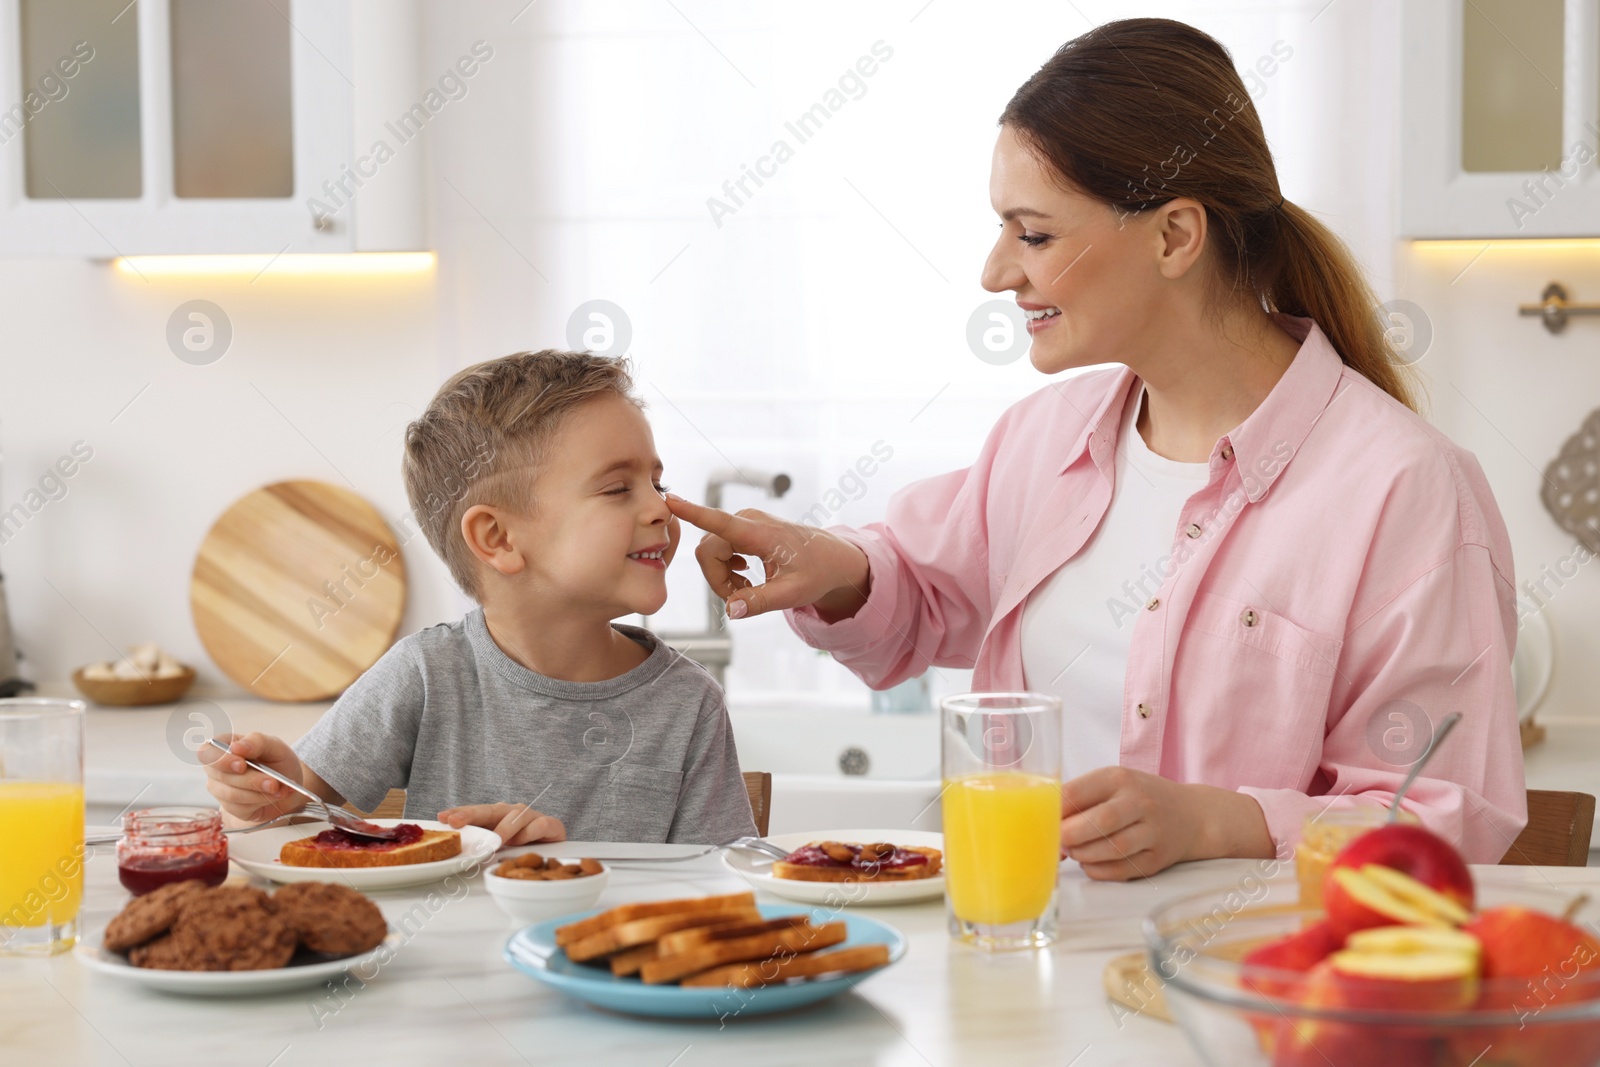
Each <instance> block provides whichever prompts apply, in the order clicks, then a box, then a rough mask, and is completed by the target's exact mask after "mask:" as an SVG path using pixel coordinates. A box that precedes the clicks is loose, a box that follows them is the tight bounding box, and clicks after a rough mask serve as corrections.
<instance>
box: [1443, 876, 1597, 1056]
mask: <svg viewBox="0 0 1600 1067" xmlns="http://www.w3.org/2000/svg"><path fill="white" fill-rule="evenodd" d="M1462 929H1463V930H1465V931H1468V932H1470V933H1472V934H1473V935H1474V936H1476V937H1477V938H1478V940H1479V941H1480V942H1482V944H1483V977H1484V978H1485V979H1486V985H1485V987H1484V990H1483V993H1482V995H1481V996H1479V998H1478V1002H1477V1005H1476V1006H1477V1008H1478V1009H1479V1010H1482V1011H1500V1012H1511V1013H1512V1014H1514V1015H1515V1016H1516V1017H1517V1020H1518V1021H1517V1023H1515V1024H1510V1025H1507V1026H1504V1027H1497V1028H1494V1029H1493V1030H1489V1029H1487V1028H1486V1029H1484V1030H1480V1031H1474V1032H1472V1033H1470V1034H1462V1035H1460V1037H1459V1038H1458V1039H1457V1040H1456V1041H1454V1042H1452V1045H1453V1047H1454V1050H1455V1052H1456V1053H1457V1055H1458V1056H1466V1057H1467V1058H1468V1059H1469V1060H1470V1059H1471V1058H1472V1057H1473V1056H1476V1055H1479V1054H1481V1053H1483V1050H1484V1049H1485V1048H1489V1049H1490V1051H1489V1053H1488V1054H1487V1055H1486V1056H1485V1057H1484V1059H1485V1061H1486V1062H1489V1063H1493V1064H1494V1065H1495V1067H1502V1065H1515V1067H1591V1065H1592V1064H1594V1063H1596V1062H1600V1021H1595V1020H1580V1021H1575V1022H1571V1023H1550V1022H1548V1021H1545V1022H1541V1021H1540V1019H1539V1016H1540V1015H1541V1014H1542V1013H1543V1012H1544V1011H1545V1010H1546V1009H1549V1008H1554V1007H1556V1006H1558V1005H1568V1004H1573V1003H1576V1002H1579V1001H1584V1000H1596V999H1600V940H1597V939H1596V938H1595V937H1594V935H1593V934H1592V933H1590V932H1589V931H1588V930H1585V929H1584V928H1582V927H1580V926H1575V925H1573V924H1572V923H1569V922H1567V921H1565V920H1564V919H1560V918H1557V917H1556V916H1554V915H1547V914H1545V913H1544V912H1539V911H1534V910H1533V909H1531V908H1524V907H1519V906H1515V905H1512V906H1507V907H1500V908H1489V909H1487V910H1485V911H1483V912H1480V913H1479V914H1478V915H1477V916H1476V917H1474V918H1473V920H1472V921H1471V922H1469V923H1468V924H1467V925H1466V926H1464V927H1463V928H1462Z"/></svg>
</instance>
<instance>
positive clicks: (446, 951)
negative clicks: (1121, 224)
mask: <svg viewBox="0 0 1600 1067" xmlns="http://www.w3.org/2000/svg"><path fill="white" fill-rule="evenodd" d="M652 847H654V848H666V849H670V848H671V847H672V846H630V848H633V849H639V848H646V849H648V848H652ZM235 870H236V871H237V868H235ZM1256 870H1259V864H1258V862H1257V861H1250V860H1211V861H1207V862H1203V863H1192V864H1184V865H1180V866H1178V867H1175V868H1172V869H1170V870H1168V871H1165V872H1163V873H1161V874H1159V875H1157V876H1156V877H1154V878H1151V879H1148V880H1145V881H1141V882H1130V883H1109V882H1093V881H1090V880H1089V879H1087V878H1085V877H1084V876H1083V874H1082V873H1081V872H1080V871H1079V870H1078V869H1077V868H1076V866H1075V865H1073V864H1071V863H1067V864H1064V865H1063V873H1062V879H1061V892H1060V901H1061V940H1060V942H1059V943H1058V944H1057V945H1055V946H1054V947H1053V948H1052V949H1050V950H1049V951H1044V952H1036V953H1023V954H1005V955H997V956H989V955H986V954H984V953H981V952H978V951H976V950H974V949H971V948H969V947H967V946H964V945H958V944H954V943H952V942H951V941H950V939H949V937H948V935H947V933H946V930H945V919H944V910H943V905H942V903H940V902H927V903H921V904H916V905H902V906H895V907H879V908H870V909H864V911H865V912H866V913H868V914H870V915H872V916H873V917H874V918H878V919H881V920H883V921H885V922H888V923H890V924H892V925H894V926H896V927H898V928H899V929H900V930H901V931H902V932H903V933H904V934H905V935H906V937H907V939H908V942H909V948H908V952H907V955H906V957H905V959H904V960H902V961H901V962H900V963H899V964H897V965H895V966H893V967H891V968H889V969H888V970H886V971H884V972H883V973H881V974H878V975H875V976H873V977H871V978H869V979H867V980H865V981H863V982H862V983H861V984H860V985H859V986H858V987H856V988H855V989H854V990H853V991H852V992H850V993H847V994H845V995H843V996H841V997H838V998H835V999H834V1000H831V1001H828V1002H825V1003H824V1004H821V1005H818V1006H815V1007H812V1008H808V1009H803V1010H799V1011H795V1012H791V1013H788V1014H784V1015H776V1016H766V1017H744V1018H740V1019H736V1020H730V1021H729V1022H728V1023H727V1025H725V1026H722V1025H719V1024H718V1022H717V1021H716V1020H707V1021H706V1022H704V1023H700V1022H669V1021H659V1020H647V1019H637V1018H631V1017H627V1016H622V1015H616V1014H610V1013H606V1012H602V1011H598V1010H595V1009H591V1008H588V1007H585V1006H583V1005H581V1004H579V1003H577V1002H575V1001H572V1000H569V999H567V998H566V997H564V996H563V995H562V994H560V993H558V992H556V991H555V990H553V989H550V988H548V987H546V986H543V985H541V984H539V983H537V982H535V981H533V980H532V979H530V978H527V977H525V976H524V975H522V974H519V973H517V972H516V971H513V970H512V969H511V968H510V967H509V966H508V965H507V964H506V963H505V962H504V961H503V960H502V959H501V956H500V952H501V947H502V946H503V944H504V942H505V940H506V938H507V937H508V936H509V935H510V934H511V933H512V932H513V930H514V929H515V925H514V924H513V922H512V921H511V920H510V919H509V918H508V917H507V916H506V915H504V914H503V913H502V912H501V911H500V910H499V909H498V908H497V907H496V906H495V904H494V902H493V900H492V899H491V898H490V897H489V896H488V894H487V892H486V890H485V889H484V887H483V884H482V878H481V877H475V878H473V879H471V880H470V881H469V882H467V883H466V890H467V891H466V892H465V893H463V894H458V895H457V896H456V898H455V899H450V898H448V897H445V896H441V895H439V893H438V891H437V887H435V888H434V889H433V890H430V889H429V888H428V887H423V888H419V889H413V890H392V891H388V892H380V893H374V894H373V897H374V899H376V900H377V901H378V903H379V905H380V907H381V908H382V909H383V911H384V912H385V914H386V915H388V916H389V918H390V919H391V921H393V920H395V919H396V918H397V917H398V916H400V915H402V914H405V913H407V912H409V911H412V910H413V909H414V908H415V907H416V906H417V905H419V904H424V905H427V904H428V903H429V893H430V891H432V892H433V893H434V896H433V898H432V904H433V905H436V906H435V907H432V908H431V910H430V912H429V918H428V920H427V921H426V923H425V924H422V925H421V926H420V928H418V929H417V931H416V933H415V935H414V936H413V937H412V938H411V939H410V940H409V941H408V942H406V943H405V944H404V946H403V947H402V948H401V949H400V950H399V951H398V953H397V955H396V956H395V958H394V959H393V960H392V961H391V962H390V963H389V964H388V965H387V966H386V967H384V969H383V970H382V971H380V972H379V973H378V975H377V977H375V978H374V979H372V980H371V981H370V982H369V983H367V984H365V985H364V986H359V985H352V988H350V989H348V990H346V991H343V992H338V993H336V992H334V991H333V990H332V989H329V988H319V989H316V990H308V991H307V990H303V991H300V992H297V993H283V994H278V995H274V996H269V997H259V998H248V999H244V998H241V999H235V1000H206V999H191V998H183V997H177V996H171V995H165V994H158V993H153V992H148V991H145V990H143V989H140V988H135V987H133V986H130V985H127V984H124V983H122V982H119V981H117V980H116V979H113V978H110V977H107V976H103V975H100V974H96V973H92V972H90V971H88V970H86V969H85V968H84V967H82V966H81V965H80V964H79V963H78V962H77V960H76V959H74V958H73V956H72V955H71V954H65V955H61V956H57V957H53V958H51V959H45V960H32V959H27V960H24V959H0V1048H3V1049H4V1050H5V1053H4V1057H3V1059H4V1061H5V1062H6V1063H7V1064H12V1063H17V1064H50V1065H52V1067H73V1065H80V1064H81V1065H90V1064H93V1065H101V1064H132V1065H138V1067H143V1065H146V1064H151V1065H157V1064H159V1065H160V1067H183V1065H186V1064H195V1065H204V1067H218V1065H223V1064H226V1065H230V1067H231V1065H235V1064H246V1065H252V1067H296V1065H314V1064H333V1065H339V1067H347V1065H349V1064H354V1063H368V1062H378V1063H383V1064H413V1063H415V1064H439V1063H474V1064H546V1063H582V1064H584V1065H585V1067H604V1065H610V1064H627V1065H630V1067H637V1065H644V1067H698V1065H704V1064H736V1065H739V1067H752V1065H760V1067H786V1065H795V1067H801V1065H804V1067H818V1065H819V1064H826V1065H827V1067H845V1065H855V1064H873V1065H878V1067H891V1065H892V1067H945V1065H958V1064H975V1063H1006V1064H1017V1065H1031V1064H1050V1065H1054V1067H1062V1065H1066V1064H1071V1065H1073V1067H1110V1065H1120V1064H1126V1065H1140V1067H1145V1065H1149V1064H1162V1065H1164V1067H1183V1065H1188V1064H1199V1063H1200V1060H1199V1059H1198V1057H1197V1056H1196V1055H1195V1054H1194V1053H1193V1052H1192V1051H1191V1050H1190V1049H1189V1047H1188V1045H1187V1044H1186V1042H1185V1040H1184V1038H1183V1036H1182V1034H1181V1033H1180V1032H1179V1031H1178V1030H1177V1029H1176V1028H1174V1027H1173V1026H1171V1025H1169V1024H1166V1023H1163V1022H1159V1021H1156V1020H1151V1019H1147V1018H1144V1017H1140V1016H1130V1015H1128V1014H1127V1013H1126V1012H1124V1011H1122V1010H1121V1009H1118V1010H1117V1011H1113V1010H1112V1009H1111V1007H1110V1006H1109V1005H1108V1004H1107V1002H1106V999H1105V996H1104V994H1103V992H1102V986H1101V971H1102V969H1103V968H1104V966H1105V964H1106V962H1107V961H1108V960H1110V959H1111V958H1112V957H1113V956H1116V955H1120V954H1121V953H1124V952H1127V951H1130V950H1133V949H1137V948H1140V947H1142V946H1141V940H1140V921H1141V919H1142V918H1143V917H1144V916H1145V915H1146V914H1147V913H1148V912H1150V911H1151V910H1152V909H1153V908H1155V907H1156V906H1157V905H1158V904H1159V903H1160V902H1162V901H1164V900H1166V899H1169V898H1171V897H1173V896H1176V895H1179V894H1182V893H1185V892H1190V891H1194V890H1199V889H1204V888H1207V887H1213V886H1214V887H1217V888H1218V889H1219V890H1221V889H1226V888H1227V887H1230V886H1234V885H1237V884H1238V883H1239V882H1240V880H1241V879H1243V878H1245V877H1246V876H1247V875H1249V874H1250V873H1251V872H1252V871H1256ZM87 872H88V874H87V883H86V897H85V901H86V902H85V910H84V913H83V922H84V927H85V929H86V931H87V932H88V933H89V935H90V936H91V937H93V938H95V939H96V940H97V939H98V935H99V932H100V930H101V929H102V928H103V927H104V925H105V923H106V921H107V920H108V919H109V918H110V917H111V916H112V915H113V914H115V913H116V911H117V910H118V909H120V908H121V906H122V904H123V903H124V901H125V900H126V896H125V894H124V893H123V891H122V889H121V887H120V886H119V885H118V884H117V882H116V870H115V866H114V861H113V859H112V857H111V856H110V855H109V853H108V850H104V849H102V850H100V852H99V854H98V855H95V856H94V857H93V858H92V859H91V860H90V862H89V864H88V867H87ZM1474 874H1475V875H1476V876H1477V877H1478V878H1479V879H1483V880H1487V879H1492V880H1495V881H1500V882H1509V883H1512V884H1534V885H1541V886H1549V885H1551V884H1559V885H1561V886H1563V887H1565V886H1569V885H1570V886H1583V887H1587V888H1589V889H1590V890H1591V891H1593V890H1596V889H1597V888H1600V872H1594V871H1591V870H1589V869H1588V868H1528V867H1523V868H1515V867H1480V868H1475V870H1474ZM742 888H744V883H743V882H741V881H739V880H738V879H737V878H736V877H734V876H733V875H731V874H730V873H729V872H728V871H727V870H726V869H725V868H723V867H722V865H721V864H720V863H719V862H718V861H717V860H716V859H715V858H708V859H705V860H696V861H693V862H690V863H686V864H677V865H673V866H671V867H668V866H662V867H659V868H645V869H639V868H635V869H623V868H621V867H617V868H614V869H613V874H612V881H611V883H610V884H609V885H608V887H607V889H606V892H605V895H604V896H603V897H602V899H601V902H600V903H601V905H602V906H610V905H613V904H617V903H623V902H627V901H632V900H645V899H655V898H661V897H669V896H690V895H700V894H709V893H721V892H731V891H736V890H739V889H742ZM774 902H776V901H774ZM797 906H798V905H797Z"/></svg>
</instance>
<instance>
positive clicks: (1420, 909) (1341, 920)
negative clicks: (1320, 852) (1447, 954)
mask: <svg viewBox="0 0 1600 1067" xmlns="http://www.w3.org/2000/svg"><path fill="white" fill-rule="evenodd" d="M1322 900H1323V904H1324V906H1325V907H1326V908H1327V910H1328V921H1329V922H1330V923H1331V924H1332V925H1333V928H1334V930H1335V932H1338V933H1343V934H1344V935H1345V936H1346V937H1348V936H1350V935H1351V934H1353V933H1355V932H1356V931H1358V930H1365V929H1368V928H1369V927H1379V926H1388V925H1394V924H1413V925H1420V926H1460V925H1461V924H1462V923H1465V922H1466V921H1467V920H1468V919H1470V918H1472V913H1471V912H1470V911H1469V910H1468V909H1466V908H1464V907H1462V906H1461V904H1460V903H1459V902H1458V901H1457V900H1456V899H1455V898H1454V897H1450V896H1446V895H1445V894H1444V893H1441V892H1439V891H1437V890H1435V889H1432V888H1430V887H1428V886H1426V885H1424V884H1422V883H1421V882H1419V881H1417V880H1416V879H1415V878H1413V877H1411V876H1410V875H1409V874H1405V873H1403V872H1401V871H1397V870H1395V869H1394V868H1392V867H1384V866H1381V865H1379V864H1376V863H1368V864H1365V865H1364V866H1361V867H1333V868H1330V869H1329V871H1328V880H1327V883H1326V884H1325V886H1324V888H1323V891H1322Z"/></svg>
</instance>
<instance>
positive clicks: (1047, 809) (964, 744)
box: [941, 693, 1061, 951]
mask: <svg viewBox="0 0 1600 1067" xmlns="http://www.w3.org/2000/svg"><path fill="white" fill-rule="evenodd" d="M941 708H942V720H943V727H944V731H943V741H942V744H941V751H942V754H943V764H944V791H943V793H942V794H941V803H942V806H943V813H944V871H945V883H944V884H945V904H946V911H947V914H948V916H949V920H950V934H951V936H952V937H954V938H956V939H957V940H960V941H965V942H968V943H969V944H973V945H976V946H978V947H979V948H984V949H989V950H991V951H1002V950H1006V949H1024V948H1039V947H1042V946H1045V945H1049V944H1051V943H1052V942H1053V941H1055V939H1056V879H1057V875H1058V871H1059V865H1060V861H1061V700H1060V699H1059V698H1058V697H1053V696H1047V695H1045V694H1043V693H967V694H963V695H961V696H952V697H947V698H945V699H944V700H943V701H942V702H941Z"/></svg>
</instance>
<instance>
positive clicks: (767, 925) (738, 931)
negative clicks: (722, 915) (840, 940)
mask: <svg viewBox="0 0 1600 1067" xmlns="http://www.w3.org/2000/svg"><path fill="white" fill-rule="evenodd" d="M809 921H810V920H808V919H807V918H806V916H804V915H785V916H783V917H782V918H779V919H768V920H766V921H765V922H753V923H747V922H730V923H715V924H713V925H711V926H696V927H694V928H692V929H689V930H678V931H676V932H674V933H670V934H663V935H662V937H661V940H659V941H657V942H656V948H657V950H658V954H659V955H662V956H672V955H675V954H677V953H679V952H685V951H687V950H688V949H689V948H690V947H691V946H694V945H703V944H706V943H707V942H710V941H727V940H730V939H732V938H736V937H750V936H752V935H754V934H769V933H773V932H774V931H777V930H787V929H789V928H790V927H792V926H805V925H807V923H808V922H809Z"/></svg>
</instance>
